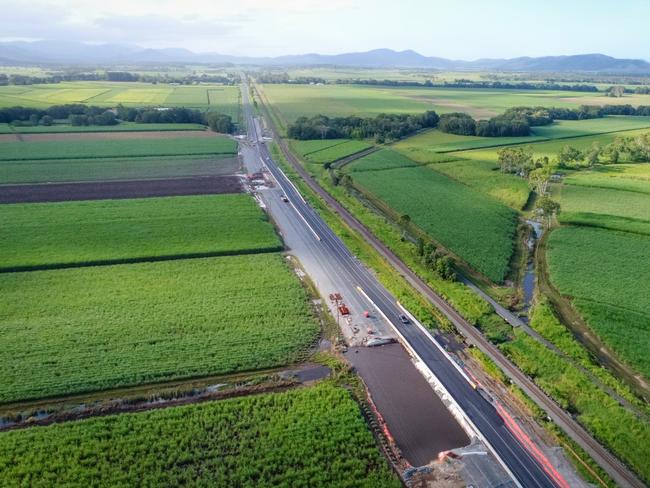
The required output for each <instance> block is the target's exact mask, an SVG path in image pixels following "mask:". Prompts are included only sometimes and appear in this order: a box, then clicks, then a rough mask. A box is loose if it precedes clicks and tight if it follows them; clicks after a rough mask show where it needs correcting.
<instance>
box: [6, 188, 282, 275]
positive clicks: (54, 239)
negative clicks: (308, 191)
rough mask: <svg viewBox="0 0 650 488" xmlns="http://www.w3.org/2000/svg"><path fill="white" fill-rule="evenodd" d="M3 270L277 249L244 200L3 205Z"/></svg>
mask: <svg viewBox="0 0 650 488" xmlns="http://www.w3.org/2000/svg"><path fill="white" fill-rule="evenodd" d="M0 222H2V227H3V232H2V233H1V234H0V271H1V270H3V269H4V270H9V269H27V268H38V267H54V266H59V267H62V266H66V265H78V264H82V263H85V264H88V263H97V262H123V261H128V260H134V259H140V260H144V259H147V258H155V257H163V256H164V257H173V256H174V255H182V256H187V255H201V254H203V255H217V254H237V253H244V252H246V253H250V252H260V251H262V252H265V251H269V250H279V249H281V243H280V241H279V239H278V237H277V235H276V234H275V232H274V230H273V227H272V226H271V224H270V223H269V222H267V221H266V220H265V219H264V214H263V213H262V212H261V211H260V209H259V208H258V207H257V205H255V203H254V201H253V200H252V199H251V198H250V196H248V195H244V194H231V195H209V196H208V195H206V196H191V197H163V198H143V199H134V200H96V201H79V202H61V203H30V204H13V205H0Z"/></svg>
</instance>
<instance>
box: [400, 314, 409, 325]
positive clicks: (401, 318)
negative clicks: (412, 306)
mask: <svg viewBox="0 0 650 488" xmlns="http://www.w3.org/2000/svg"><path fill="white" fill-rule="evenodd" d="M399 320H400V322H402V323H403V324H410V323H411V321H410V320H409V318H408V317H407V316H406V315H404V314H402V315H400V316H399Z"/></svg>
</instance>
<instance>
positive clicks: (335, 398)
mask: <svg viewBox="0 0 650 488" xmlns="http://www.w3.org/2000/svg"><path fill="white" fill-rule="evenodd" d="M234 453H236V455H235V454H234ZM0 473H3V479H5V481H6V484H5V486H7V488H9V487H14V486H15V487H18V486H24V485H25V484H30V483H32V482H33V480H34V479H38V480H39V481H41V482H42V483H43V484H59V485H61V484H63V485H75V486H88V485H92V484H100V485H106V486H109V485H131V486H135V485H143V484H144V485H150V486H180V485H185V486H188V485H189V486H191V485H195V484H196V483H197V479H200V484H202V485H206V486H242V487H244V486H246V487H249V486H311V487H331V486H341V487H343V486H355V487H364V488H371V487H386V488H388V487H392V488H398V487H399V486H400V482H399V480H398V479H397V477H396V476H395V475H394V474H393V473H392V472H391V471H390V469H389V467H388V464H387V462H386V461H385V459H384V458H383V457H382V455H381V453H380V451H379V449H378V448H377V446H376V444H375V440H374V438H373V436H372V434H371V433H370V431H369V430H368V427H367V426H366V423H365V421H364V418H363V417H362V415H361V412H360V410H359V406H358V405H357V403H356V402H355V401H354V400H353V398H352V397H351V395H350V393H349V392H348V391H347V390H346V389H345V388H343V387H338V386H335V385H333V384H332V383H331V382H324V383H320V384H318V385H315V386H311V387H308V388H299V389H294V390H290V391H287V392H283V393H269V394H261V395H253V396H247V397H243V398H234V399H228V400H222V401H216V402H205V403H199V404H195V405H186V406H180V407H170V408H163V409H158V410H149V411H147V412H141V413H129V414H122V415H111V416H107V417H99V418H93V419H89V420H82V421H79V422H67V423H64V424H59V425H52V426H48V427H33V428H30V429H22V430H16V431H13V432H5V433H1V434H0Z"/></svg>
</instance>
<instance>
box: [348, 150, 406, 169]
mask: <svg viewBox="0 0 650 488" xmlns="http://www.w3.org/2000/svg"><path fill="white" fill-rule="evenodd" d="M415 166H417V163H415V162H414V161H412V160H411V159H409V158H407V157H406V156H404V155H402V154H400V153H399V152H397V151H393V150H392V149H381V150H379V151H377V152H374V153H372V154H369V155H367V156H364V157H363V158H360V159H357V160H356V161H353V162H352V163H350V164H349V165H348V166H346V168H345V170H346V171H350V172H352V173H357V172H363V171H378V170H384V169H396V168H410V167H415Z"/></svg>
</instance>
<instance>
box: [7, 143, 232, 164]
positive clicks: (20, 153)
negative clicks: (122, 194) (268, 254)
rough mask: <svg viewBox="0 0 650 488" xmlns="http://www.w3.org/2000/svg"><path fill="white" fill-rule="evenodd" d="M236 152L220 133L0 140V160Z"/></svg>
mask: <svg viewBox="0 0 650 488" xmlns="http://www.w3.org/2000/svg"><path fill="white" fill-rule="evenodd" d="M236 152H237V145H236V143H235V142H234V141H233V140H231V139H228V138H225V137H219V136H214V137H177V138H171V139H167V138H165V139H128V140H101V139H100V140H79V141H39V142H3V143H1V144H0V161H30V160H44V159H90V158H119V157H147V156H174V155H197V154H213V155H214V154H235V153H236ZM0 164H2V163H0Z"/></svg>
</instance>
